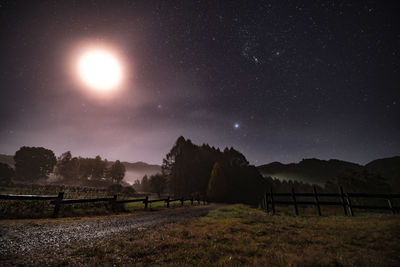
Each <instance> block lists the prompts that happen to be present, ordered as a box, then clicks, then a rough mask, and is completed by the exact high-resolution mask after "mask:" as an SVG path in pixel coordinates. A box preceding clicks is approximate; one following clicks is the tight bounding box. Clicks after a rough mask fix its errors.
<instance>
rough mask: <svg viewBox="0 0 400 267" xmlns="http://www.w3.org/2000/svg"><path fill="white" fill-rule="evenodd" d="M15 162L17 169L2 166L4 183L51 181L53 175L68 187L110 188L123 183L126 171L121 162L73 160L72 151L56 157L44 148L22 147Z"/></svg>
mask: <svg viewBox="0 0 400 267" xmlns="http://www.w3.org/2000/svg"><path fill="white" fill-rule="evenodd" d="M14 162H15V165H14V167H15V169H13V168H12V167H10V166H9V165H8V164H4V163H1V164H0V179H1V183H2V184H9V183H11V181H12V180H15V181H19V182H25V183H37V182H38V181H41V180H42V181H43V180H47V179H48V178H49V175H50V174H51V173H53V174H54V175H56V176H57V177H58V178H59V180H60V182H62V183H64V184H71V185H84V186H107V185H110V184H119V183H120V182H121V181H122V179H123V178H124V176H125V171H126V170H125V166H124V165H123V164H122V163H121V162H120V161H119V160H117V161H115V162H114V163H110V162H108V161H107V160H106V159H104V160H103V159H102V158H101V157H100V156H96V157H95V158H83V157H73V156H72V154H71V152H70V151H67V152H65V153H63V154H62V155H61V156H60V157H59V158H56V156H55V154H54V152H53V151H51V150H50V149H46V148H43V147H27V146H23V147H21V148H20V149H19V150H18V151H16V152H15V155H14Z"/></svg>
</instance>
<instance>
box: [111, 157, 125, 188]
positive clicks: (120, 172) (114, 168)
mask: <svg viewBox="0 0 400 267" xmlns="http://www.w3.org/2000/svg"><path fill="white" fill-rule="evenodd" d="M125 171H126V170H125V166H124V164H122V163H121V162H120V161H119V160H117V161H116V162H114V164H112V165H111V167H110V170H109V176H110V178H111V181H112V182H113V183H120V182H121V181H122V179H124V176H125Z"/></svg>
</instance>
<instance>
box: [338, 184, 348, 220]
mask: <svg viewBox="0 0 400 267" xmlns="http://www.w3.org/2000/svg"><path fill="white" fill-rule="evenodd" d="M339 193H340V199H341V201H342V205H343V211H344V216H347V208H346V202H345V201H344V193H343V187H342V186H339Z"/></svg>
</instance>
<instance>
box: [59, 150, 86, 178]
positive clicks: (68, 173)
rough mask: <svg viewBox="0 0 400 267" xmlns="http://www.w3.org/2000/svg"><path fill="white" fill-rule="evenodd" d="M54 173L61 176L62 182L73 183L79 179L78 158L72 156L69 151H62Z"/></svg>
mask: <svg viewBox="0 0 400 267" xmlns="http://www.w3.org/2000/svg"><path fill="white" fill-rule="evenodd" d="M55 173H56V174H58V175H61V176H62V177H63V180H64V182H67V183H75V182H77V181H78V180H79V177H80V174H79V159H78V158H76V157H74V158H73V157H72V154H71V152H70V151H67V152H65V153H63V154H62V155H61V156H60V157H59V158H58V161H57V165H56V169H55Z"/></svg>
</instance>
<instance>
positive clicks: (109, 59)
mask: <svg viewBox="0 0 400 267" xmlns="http://www.w3.org/2000/svg"><path fill="white" fill-rule="evenodd" d="M78 73H79V75H80V77H81V79H82V80H83V82H84V83H85V84H86V85H88V86H89V87H90V88H92V89H94V90H96V91H99V92H106V91H111V90H113V89H115V88H117V87H118V85H120V83H121V81H122V67H121V64H120V62H119V61H118V59H117V57H115V56H114V55H113V54H112V53H110V52H109V51H107V50H91V51H87V52H85V53H84V54H82V55H81V57H80V58H79V60H78Z"/></svg>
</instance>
